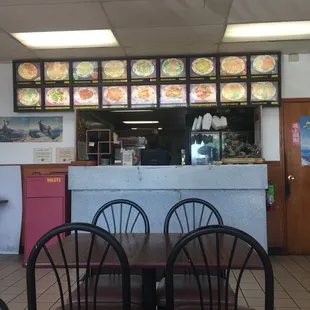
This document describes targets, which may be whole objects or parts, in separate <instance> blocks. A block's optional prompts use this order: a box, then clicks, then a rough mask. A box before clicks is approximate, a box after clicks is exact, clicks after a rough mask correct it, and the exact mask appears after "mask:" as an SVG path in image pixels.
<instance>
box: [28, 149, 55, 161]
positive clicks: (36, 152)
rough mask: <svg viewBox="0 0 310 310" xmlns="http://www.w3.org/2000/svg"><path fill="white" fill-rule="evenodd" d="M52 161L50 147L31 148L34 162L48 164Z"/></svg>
mask: <svg viewBox="0 0 310 310" xmlns="http://www.w3.org/2000/svg"><path fill="white" fill-rule="evenodd" d="M52 161H53V155H52V148H35V149H33V162H34V163H35V164H50V163H52Z"/></svg>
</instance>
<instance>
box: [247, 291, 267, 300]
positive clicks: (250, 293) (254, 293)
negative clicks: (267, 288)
mask: <svg viewBox="0 0 310 310" xmlns="http://www.w3.org/2000/svg"><path fill="white" fill-rule="evenodd" d="M242 293H243V295H244V297H245V298H253V297H254V298H264V296H265V293H264V292H263V290H242Z"/></svg>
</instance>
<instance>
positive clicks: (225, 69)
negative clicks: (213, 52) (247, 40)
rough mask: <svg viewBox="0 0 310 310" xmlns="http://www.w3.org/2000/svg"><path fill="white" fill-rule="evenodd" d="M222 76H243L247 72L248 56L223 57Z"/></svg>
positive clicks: (221, 59)
mask: <svg viewBox="0 0 310 310" xmlns="http://www.w3.org/2000/svg"><path fill="white" fill-rule="evenodd" d="M220 63H221V70H220V71H221V76H242V75H246V74H247V58H246V56H229V57H221V58H220Z"/></svg>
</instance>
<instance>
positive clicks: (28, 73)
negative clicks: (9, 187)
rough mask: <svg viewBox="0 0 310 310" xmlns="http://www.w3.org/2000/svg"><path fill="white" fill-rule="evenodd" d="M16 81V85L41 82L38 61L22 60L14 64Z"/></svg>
mask: <svg viewBox="0 0 310 310" xmlns="http://www.w3.org/2000/svg"><path fill="white" fill-rule="evenodd" d="M15 69H16V83H17V84H18V85H27V84H28V85H29V84H30V85H31V84H41V64H40V62H22V63H16V64H15Z"/></svg>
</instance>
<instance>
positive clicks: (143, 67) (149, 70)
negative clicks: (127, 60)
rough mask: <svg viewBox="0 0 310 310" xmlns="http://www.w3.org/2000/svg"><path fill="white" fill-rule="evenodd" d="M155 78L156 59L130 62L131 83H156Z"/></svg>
mask: <svg viewBox="0 0 310 310" xmlns="http://www.w3.org/2000/svg"><path fill="white" fill-rule="evenodd" d="M156 77H157V71H156V59H133V60H131V81H132V82H135V83H138V82H156Z"/></svg>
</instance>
